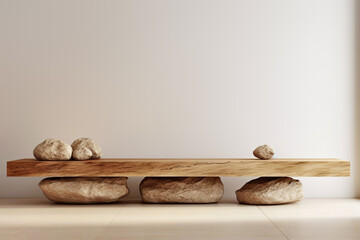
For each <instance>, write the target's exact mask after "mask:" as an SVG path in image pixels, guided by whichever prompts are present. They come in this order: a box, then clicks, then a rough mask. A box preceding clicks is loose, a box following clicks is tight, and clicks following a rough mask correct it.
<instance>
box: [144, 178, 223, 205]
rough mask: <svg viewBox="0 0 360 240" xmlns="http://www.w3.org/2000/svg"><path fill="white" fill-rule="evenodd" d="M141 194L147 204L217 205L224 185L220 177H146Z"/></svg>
mask: <svg viewBox="0 0 360 240" xmlns="http://www.w3.org/2000/svg"><path fill="white" fill-rule="evenodd" d="M140 193H141V198H142V200H143V202H145V203H215V202H218V201H219V200H220V199H221V198H222V196H223V194H224V185H223V183H222V182H221V179H220V178H219V177H146V178H144V179H143V180H142V181H141V183H140Z"/></svg>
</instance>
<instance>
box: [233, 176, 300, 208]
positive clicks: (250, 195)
mask: <svg viewBox="0 0 360 240" xmlns="http://www.w3.org/2000/svg"><path fill="white" fill-rule="evenodd" d="M303 195H304V194H303V189H302V184H301V182H300V181H299V180H295V179H292V178H291V177H260V178H257V179H254V180H251V181H250V182H248V183H246V184H245V185H244V186H243V187H242V188H240V189H239V190H237V191H236V198H237V200H238V201H239V203H245V204H283V203H291V202H296V201H299V200H301V199H302V198H303Z"/></svg>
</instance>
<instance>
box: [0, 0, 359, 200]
mask: <svg viewBox="0 0 360 240" xmlns="http://www.w3.org/2000/svg"><path fill="white" fill-rule="evenodd" d="M354 23H355V13H354V1H353V0H345V1H337V0H330V1H329V0H316V1H312V0H311V1H310V0H305V1H304V0H301V1H300V0H299V1H279V0H273V1H265V0H264V1H230V0H224V1H205V0H195V1H165V0H162V1H130V0H129V1H127V0H126V1H76V2H73V1H44V0H39V1H10V0H1V1H0V29H1V31H0V32H1V38H0V53H1V54H0V81H1V88H0V109H1V124H0V132H1V134H0V146H1V151H0V159H1V160H0V169H1V174H0V197H38V196H41V195H42V194H41V192H40V190H39V189H38V187H37V183H38V182H39V181H40V179H38V178H6V160H13V159H17V158H21V157H29V156H31V154H32V150H33V148H34V146H35V145H36V144H38V143H39V142H40V141H42V140H43V139H44V138H47V137H53V138H59V139H63V140H64V141H66V142H68V143H71V142H72V141H73V140H74V139H76V138H78V137H82V136H88V137H91V138H93V139H95V140H96V141H97V142H98V143H99V144H100V145H101V146H102V148H103V152H104V157H251V153H252V150H253V149H254V148H255V147H256V146H258V145H261V144H264V143H267V144H271V145H272V146H273V147H274V148H275V150H276V152H277V155H276V156H277V157H336V158H341V159H345V160H350V161H351V162H352V164H353V166H354V167H353V168H352V177H350V178H301V180H302V182H303V184H304V187H305V194H306V196H307V197H354V196H360V190H359V189H360V187H359V186H360V177H359V174H357V175H355V173H356V170H355V169H357V172H359V168H360V166H359V164H357V161H359V159H358V156H359V150H358V148H356V144H358V143H359V134H358V133H359V131H358V130H359V124H358V123H359V102H358V101H359V99H358V96H359V81H357V82H356V81H355V80H356V76H355V60H354V59H355V42H354V37H355V31H354V29H355V28H354V26H355V25H354ZM357 78H359V74H357ZM354 89H355V92H354ZM356 91H357V92H356ZM354 109H356V110H355V111H354ZM356 119H357V120H356ZM354 139H355V141H354ZM139 180H140V179H139V178H133V179H130V181H129V185H130V189H131V195H130V197H135V196H138V186H137V184H138V182H139ZM223 180H224V184H225V187H226V189H225V197H226V198H230V197H231V198H234V197H235V194H234V191H235V190H236V189H238V188H240V187H241V186H242V185H243V184H244V183H245V182H246V181H248V180H249V179H248V178H223Z"/></svg>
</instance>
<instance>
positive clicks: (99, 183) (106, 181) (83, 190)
mask: <svg viewBox="0 0 360 240" xmlns="http://www.w3.org/2000/svg"><path fill="white" fill-rule="evenodd" d="M126 182H127V177H69V178H66V177H64V178H45V179H43V180H42V181H41V182H40V183H39V187H40V188H41V190H42V191H43V193H44V195H45V196H46V197H47V198H48V199H49V200H50V201H53V202H55V203H111V202H117V201H119V199H120V198H122V197H124V196H126V195H127V194H128V193H129V189H128V187H127V185H126Z"/></svg>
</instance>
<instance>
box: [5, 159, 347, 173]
mask: <svg viewBox="0 0 360 240" xmlns="http://www.w3.org/2000/svg"><path fill="white" fill-rule="evenodd" d="M7 176H8V177H83V176H88V177H116V176H127V177H131V176H171V177H175V176H179V177H180V176H183V177H186V176H223V177H237V176H293V177H346V176H350V162H349V161H343V160H339V159H298V158H297V159H272V160H259V159H240V158H223V159H220V158H216V159H214V158H210V159H171V158H164V159H131V158H112V159H97V160H87V161H38V160H36V159H20V160H15V161H8V162H7Z"/></svg>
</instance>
